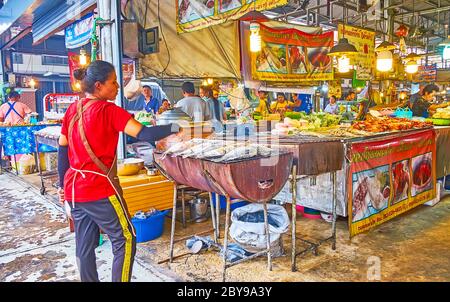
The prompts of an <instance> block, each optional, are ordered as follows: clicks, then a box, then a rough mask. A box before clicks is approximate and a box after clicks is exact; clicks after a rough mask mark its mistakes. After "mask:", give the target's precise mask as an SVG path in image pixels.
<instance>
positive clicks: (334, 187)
mask: <svg viewBox="0 0 450 302" xmlns="http://www.w3.org/2000/svg"><path fill="white" fill-rule="evenodd" d="M331 177H332V179H333V223H332V225H331V230H332V235H331V236H332V238H333V239H332V243H331V248H332V249H333V250H336V220H337V212H336V207H337V200H336V172H333V173H332V175H331Z"/></svg>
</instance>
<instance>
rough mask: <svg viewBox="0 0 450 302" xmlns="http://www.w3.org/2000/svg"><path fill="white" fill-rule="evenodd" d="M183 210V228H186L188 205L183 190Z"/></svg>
mask: <svg viewBox="0 0 450 302" xmlns="http://www.w3.org/2000/svg"><path fill="white" fill-rule="evenodd" d="M181 209H182V211H183V217H182V218H181V219H182V220H181V221H182V223H183V228H186V203H185V199H184V189H181Z"/></svg>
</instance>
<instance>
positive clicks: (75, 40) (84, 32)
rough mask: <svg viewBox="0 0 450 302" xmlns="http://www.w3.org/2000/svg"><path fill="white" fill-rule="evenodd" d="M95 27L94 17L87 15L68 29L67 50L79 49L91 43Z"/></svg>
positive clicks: (66, 30) (66, 32)
mask: <svg viewBox="0 0 450 302" xmlns="http://www.w3.org/2000/svg"><path fill="white" fill-rule="evenodd" d="M93 26H94V15H93V14H92V13H90V14H87V15H86V16H84V17H83V18H82V19H80V20H79V21H76V22H74V23H72V24H71V25H69V26H68V27H66V29H65V35H66V48H68V49H72V48H78V47H81V46H83V45H86V44H88V43H89V40H90V39H91V31H92V27H93Z"/></svg>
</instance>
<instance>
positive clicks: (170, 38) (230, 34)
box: [126, 0, 321, 80]
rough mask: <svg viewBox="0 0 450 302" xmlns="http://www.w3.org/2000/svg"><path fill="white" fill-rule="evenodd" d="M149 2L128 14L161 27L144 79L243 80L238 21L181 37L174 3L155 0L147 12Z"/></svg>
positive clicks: (140, 1)
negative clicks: (157, 43) (156, 47)
mask: <svg viewBox="0 0 450 302" xmlns="http://www.w3.org/2000/svg"><path fill="white" fill-rule="evenodd" d="M147 2H148V1H146V0H136V1H133V7H131V6H130V5H128V6H127V12H126V15H127V17H128V18H132V16H133V13H132V12H131V10H132V11H133V12H134V15H135V17H136V20H137V21H138V22H139V23H140V24H141V25H143V26H144V25H145V26H144V27H145V28H151V27H156V26H158V27H160V34H159V35H160V38H161V41H160V45H159V49H160V51H159V53H156V54H150V55H146V56H145V58H143V59H141V60H140V64H139V65H140V66H139V67H140V70H138V72H141V74H140V76H142V77H158V78H160V77H164V78H205V77H213V78H235V79H239V80H240V79H242V76H241V53H240V42H239V22H238V21H231V22H227V23H223V24H220V25H214V26H211V27H209V28H206V29H201V30H197V31H194V32H190V33H184V34H177V31H176V23H175V20H176V18H175V14H176V10H175V7H174V6H175V5H174V2H173V1H151V2H150V4H149V5H148V7H147V9H146V3H147ZM158 2H159V5H160V7H159V10H158ZM158 13H159V14H158ZM145 15H146V17H145ZM158 15H159V16H158ZM268 24H270V26H273V27H286V26H288V27H293V28H297V29H299V30H302V31H305V32H318V31H320V30H321V29H320V27H305V26H298V25H291V24H289V25H288V24H286V23H282V22H276V21H269V22H268Z"/></svg>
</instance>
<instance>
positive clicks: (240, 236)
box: [230, 203, 290, 252]
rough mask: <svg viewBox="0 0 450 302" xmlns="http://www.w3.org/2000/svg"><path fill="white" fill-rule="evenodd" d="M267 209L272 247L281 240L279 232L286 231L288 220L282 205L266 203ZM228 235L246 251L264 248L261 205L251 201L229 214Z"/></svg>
mask: <svg viewBox="0 0 450 302" xmlns="http://www.w3.org/2000/svg"><path fill="white" fill-rule="evenodd" d="M267 211H268V216H267V219H268V222H269V234H270V244H271V248H272V247H273V245H276V244H279V243H280V242H281V240H280V238H281V234H283V233H286V232H287V231H288V229H289V225H290V221H289V216H288V214H287V212H286V210H285V209H284V208H283V207H282V206H279V205H274V204H268V205H267ZM230 236H231V237H232V238H233V239H234V240H235V241H236V242H238V243H239V244H241V245H242V246H243V247H244V248H245V249H246V250H247V251H250V252H257V251H258V250H263V249H266V248H267V243H266V234H265V228H264V212H263V205H262V204H257V203H251V204H249V205H247V206H243V207H240V208H237V209H236V210H234V211H233V213H232V214H231V227H230Z"/></svg>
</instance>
